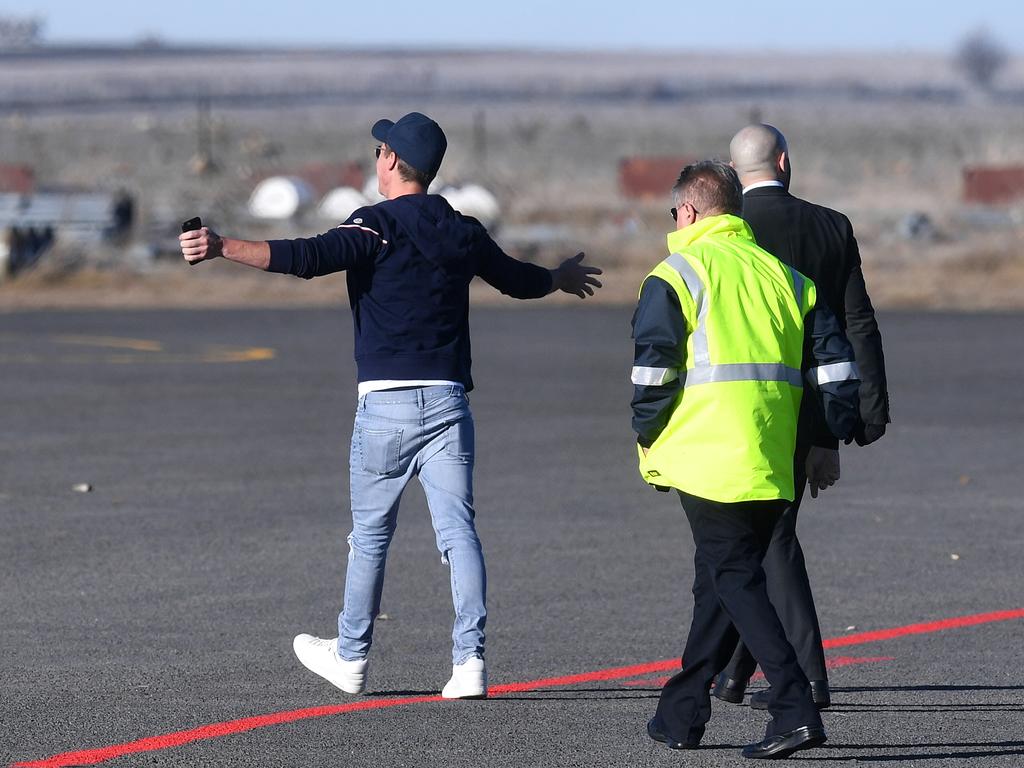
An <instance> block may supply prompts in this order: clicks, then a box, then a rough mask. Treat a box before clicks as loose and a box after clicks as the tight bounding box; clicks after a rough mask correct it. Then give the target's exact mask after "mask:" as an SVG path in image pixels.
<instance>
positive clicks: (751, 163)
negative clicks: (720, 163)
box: [729, 123, 789, 186]
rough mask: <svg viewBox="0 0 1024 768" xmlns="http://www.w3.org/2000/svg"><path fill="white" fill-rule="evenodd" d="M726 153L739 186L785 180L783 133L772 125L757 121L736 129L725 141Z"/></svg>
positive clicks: (786, 151)
mask: <svg viewBox="0 0 1024 768" xmlns="http://www.w3.org/2000/svg"><path fill="white" fill-rule="evenodd" d="M729 155H730V156H731V158H732V165H733V167H734V168H735V169H736V172H737V173H738V174H739V176H740V181H741V182H743V186H747V185H749V184H753V183H755V182H758V181H771V180H778V181H783V182H785V183H788V181H789V148H788V147H787V146H786V137H785V136H783V135H782V132H781V131H780V130H779V129H778V128H775V127H774V126H771V125H766V124H764V123H758V124H756V125H748V126H747V127H746V128H742V129H740V131H739V133H737V134H736V135H735V136H733V137H732V141H730V142H729Z"/></svg>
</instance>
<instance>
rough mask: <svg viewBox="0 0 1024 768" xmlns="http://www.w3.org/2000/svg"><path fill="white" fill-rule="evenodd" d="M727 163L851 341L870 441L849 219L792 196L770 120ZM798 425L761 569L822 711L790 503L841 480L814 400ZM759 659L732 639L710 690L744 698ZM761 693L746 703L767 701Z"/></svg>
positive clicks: (756, 215) (881, 397) (880, 412)
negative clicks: (791, 475)
mask: <svg viewBox="0 0 1024 768" xmlns="http://www.w3.org/2000/svg"><path fill="white" fill-rule="evenodd" d="M729 151H730V154H731V155H732V165H733V167H734V168H735V169H736V171H737V172H738V173H739V177H740V181H741V183H742V184H743V218H744V219H746V221H747V223H748V224H750V228H751V229H752V230H753V232H754V237H755V238H756V240H757V243H758V245H760V246H761V247H762V248H764V249H765V250H766V251H768V252H769V253H772V254H774V255H775V256H776V257H778V258H779V259H780V260H782V261H783V262H785V263H786V264H788V265H790V266H792V267H794V268H796V269H797V270H799V271H800V272H802V273H803V274H805V275H807V276H808V277H809V278H811V279H812V280H813V281H814V283H815V285H816V286H817V288H818V297H819V299H821V300H824V301H825V302H826V303H827V304H828V305H829V307H831V308H832V310H833V312H834V313H835V315H836V317H838V319H839V322H840V324H841V325H842V326H843V328H844V330H845V331H846V335H847V337H848V338H849V340H850V343H851V344H852V345H853V349H854V357H855V358H856V361H857V367H858V368H859V369H860V377H861V385H860V416H861V422H862V423H861V424H860V425H859V427H858V429H857V433H856V437H855V439H856V440H857V444H858V445H867V444H868V443H872V442H874V441H875V440H877V439H879V438H880V437H881V436H882V435H884V434H885V425H886V424H887V423H889V395H888V390H887V387H886V380H885V360H884V358H883V356H882V337H881V335H880V334H879V332H878V323H877V322H875V311H874V308H873V307H872V306H871V299H870V298H868V293H867V289H866V287H865V285H864V274H863V273H862V271H861V262H860V252H859V251H858V249H857V240H856V239H855V238H854V236H853V226H852V225H851V224H850V220H849V219H848V218H847V217H846V216H844V215H843V214H841V213H839V212H838V211H833V210H830V209H828V208H824V207H822V206H820V205H815V204H814V203H809V202H807V201H805V200H801V199H799V198H797V197H793V196H792V195H791V194H789V191H788V190H789V180H790V175H791V166H790V159H789V148H788V146H787V144H786V138H785V137H784V136H783V135H782V133H781V132H779V130H778V129H776V128H774V127H772V126H770V125H763V124H758V125H749V126H747V127H746V128H743V129H742V130H741V131H740V132H739V133H737V134H736V135H735V136H734V137H733V139H732V141H731V142H730V144H729ZM803 403H804V406H805V407H803V408H802V409H801V413H800V423H799V429H798V433H797V448H796V455H795V457H794V460H795V464H796V466H795V481H796V499H795V500H794V501H793V503H792V504H791V505H790V506H789V507H788V508H787V509H786V511H785V513H784V514H783V515H782V517H781V518H780V520H779V522H778V523H777V524H776V526H775V530H774V532H773V535H772V541H771V544H770V546H769V548H768V553H767V555H766V556H765V559H764V563H763V567H764V570H765V574H766V576H767V581H768V594H769V596H770V597H771V600H772V602H773V603H774V605H775V608H776V611H777V613H778V615H779V618H780V619H781V620H782V624H783V626H784V627H785V629H786V635H787V637H788V639H789V641H790V643H791V644H792V645H793V647H794V648H795V649H796V652H797V658H798V659H799V660H800V666H801V667H802V668H803V670H804V674H806V675H807V678H808V679H809V680H810V681H811V691H812V694H813V696H814V701H815V703H816V704H817V705H818V707H819V709H824V708H826V707H828V706H829V704H830V696H829V688H828V675H827V673H826V671H825V654H824V651H823V650H822V646H821V629H820V628H819V626H818V617H817V613H816V612H815V609H814V598H813V597H812V596H811V588H810V584H809V583H808V579H807V568H806V566H805V564H804V555H803V551H802V549H801V548H800V541H799V540H798V539H797V536H796V518H797V511H798V510H799V508H800V500H801V498H802V496H803V491H804V486H805V484H806V482H807V481H809V483H810V488H811V496H812V497H817V495H818V491H819V490H823V489H825V488H827V487H829V486H831V485H832V484H833V483H834V482H835V481H836V480H838V479H839V444H838V441H837V440H836V439H835V438H834V437H832V435H831V434H830V433H829V432H828V430H827V429H825V428H824V427H823V421H822V419H821V416H820V414H818V413H815V411H814V409H813V407H811V406H813V404H814V398H804V400H803ZM756 665H757V662H756V661H755V660H754V657H753V656H752V655H751V654H750V652H749V651H748V650H747V649H746V647H745V646H744V645H743V643H739V644H738V646H737V648H736V652H735V653H734V654H733V657H732V660H731V661H730V662H729V665H728V666H727V667H726V668H725V670H724V671H723V672H722V673H721V675H719V677H718V681H717V683H716V685H715V691H714V692H715V695H716V696H717V697H718V698H720V699H722V700H724V701H729V702H732V703H739V702H741V701H742V700H743V694H744V691H745V690H746V686H747V682H748V681H749V680H750V676H751V675H752V674H753V672H754V668H755V667H756ZM766 704H767V695H766V692H761V693H758V694H755V695H754V696H753V697H752V698H751V706H752V707H755V708H757V709H763V708H765V706H766Z"/></svg>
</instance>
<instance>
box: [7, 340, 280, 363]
mask: <svg viewBox="0 0 1024 768" xmlns="http://www.w3.org/2000/svg"><path fill="white" fill-rule="evenodd" d="M49 338H50V340H51V341H52V342H54V343H56V344H72V345H80V346H87V347H106V348H113V349H123V350H127V351H128V352H129V353H131V352H147V353H157V354H146V355H138V354H109V355H105V356H101V357H86V356H78V355H75V356H71V357H69V356H58V357H56V358H47V357H44V356H42V355H39V354H38V353H27V354H26V353H17V352H16V353H13V354H12V353H5V352H0V363H28V364H35V363H47V362H50V363H82V364H85V363H94V362H100V361H102V362H105V363H111V364H115V365H132V364H135V363H255V362H261V361H265V360H273V359H274V357H275V356H276V355H277V352H276V351H275V350H274V349H272V348H271V347H227V346H207V347H205V348H203V349H202V350H201V351H197V352H165V351H164V347H163V344H161V343H160V342H159V341H150V340H149V339H130V338H126V337H122V336H84V335H73V334H69V335H62V336H50V337H49ZM0 340H3V341H10V340H14V341H24V340H29V339H25V338H23V337H21V336H17V335H14V334H0Z"/></svg>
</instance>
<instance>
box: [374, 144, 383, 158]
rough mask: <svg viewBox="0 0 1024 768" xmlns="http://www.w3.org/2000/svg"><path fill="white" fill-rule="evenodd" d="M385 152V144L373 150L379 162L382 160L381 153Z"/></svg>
mask: <svg viewBox="0 0 1024 768" xmlns="http://www.w3.org/2000/svg"><path fill="white" fill-rule="evenodd" d="M383 151H384V145H383V144H381V145H380V146H377V147H374V148H373V156H374V157H376V158H377V159H378V160H379V159H380V153H381V152H383Z"/></svg>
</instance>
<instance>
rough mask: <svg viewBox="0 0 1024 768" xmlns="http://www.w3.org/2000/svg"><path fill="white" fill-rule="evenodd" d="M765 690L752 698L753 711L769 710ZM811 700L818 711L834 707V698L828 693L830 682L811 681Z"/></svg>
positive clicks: (766, 690) (767, 689)
mask: <svg viewBox="0 0 1024 768" xmlns="http://www.w3.org/2000/svg"><path fill="white" fill-rule="evenodd" d="M770 690H771V688H765V689H764V690H763V691H758V692H757V693H755V694H754V695H753V696H751V697H750V707H751V709H768V691H770ZM811 698H812V699H814V705H815V706H816V707H817V708H818V709H828V708H829V707H831V706H832V697H831V696H830V695H829V691H828V680H811Z"/></svg>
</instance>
